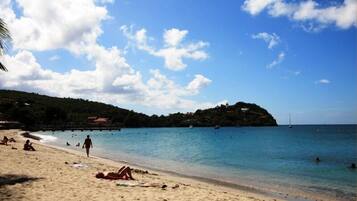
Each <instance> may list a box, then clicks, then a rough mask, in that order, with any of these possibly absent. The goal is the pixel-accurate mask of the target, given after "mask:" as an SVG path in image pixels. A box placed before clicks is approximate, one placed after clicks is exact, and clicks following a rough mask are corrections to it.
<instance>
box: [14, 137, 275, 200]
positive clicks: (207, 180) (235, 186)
mask: <svg viewBox="0 0 357 201" xmlns="http://www.w3.org/2000/svg"><path fill="white" fill-rule="evenodd" d="M20 135H21V136H22V137H24V139H26V138H30V139H34V140H36V141H35V142H36V144H40V145H42V146H46V147H50V148H53V149H57V150H61V151H64V152H68V153H71V154H76V155H79V156H84V157H85V156H86V155H85V152H84V151H83V152H81V151H78V150H74V149H70V148H65V147H61V146H56V145H51V144H46V143H43V142H41V141H40V140H41V138H40V137H38V136H36V135H33V134H32V132H29V133H28V134H27V135H25V136H24V135H23V134H20ZM90 158H94V159H96V160H99V161H102V162H106V163H109V164H116V165H118V164H125V165H128V166H131V167H134V168H136V169H146V170H148V171H150V172H153V173H154V174H168V175H170V176H174V177H181V178H186V179H192V180H196V181H200V182H205V183H208V184H212V185H219V186H222V187H227V188H231V189H235V190H242V191H247V192H251V193H257V194H261V195H268V196H273V197H275V196H274V195H273V193H271V192H267V191H264V190H260V189H258V188H254V187H250V186H244V185H240V184H236V183H232V182H228V181H223V180H218V179H213V178H207V177H200V176H194V175H187V174H182V173H178V172H175V171H171V170H163V169H158V168H152V167H148V166H145V165H140V164H137V163H132V162H128V161H125V160H114V159H110V158H108V157H104V156H97V155H95V154H91V155H90ZM276 197H278V196H276Z"/></svg>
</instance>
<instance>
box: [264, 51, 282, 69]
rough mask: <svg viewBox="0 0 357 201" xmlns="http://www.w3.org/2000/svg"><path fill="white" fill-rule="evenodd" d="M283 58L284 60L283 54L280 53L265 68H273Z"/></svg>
mask: <svg viewBox="0 0 357 201" xmlns="http://www.w3.org/2000/svg"><path fill="white" fill-rule="evenodd" d="M284 58H285V53H284V52H280V53H279V55H278V57H277V58H276V59H275V60H274V61H273V62H271V63H270V64H269V65H267V68H273V67H274V66H276V65H278V64H280V63H281V62H283V60H284Z"/></svg>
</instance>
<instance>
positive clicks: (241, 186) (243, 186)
mask: <svg viewBox="0 0 357 201" xmlns="http://www.w3.org/2000/svg"><path fill="white" fill-rule="evenodd" d="M34 137H35V138H37V137H38V136H34ZM40 143H41V144H42V145H44V146H50V147H52V148H54V149H60V150H64V151H66V152H70V153H74V154H79V155H83V156H84V155H85V154H84V152H81V151H78V150H75V149H71V148H66V147H61V146H56V145H50V144H46V143H42V142H40ZM92 156H94V157H95V158H96V159H98V160H106V161H109V162H110V163H120V164H127V165H130V166H133V167H136V168H138V169H147V170H150V171H153V172H157V173H159V174H165V175H168V176H173V177H177V178H185V179H190V180H195V181H198V182H204V183H207V184H209V185H214V186H220V187H223V188H229V189H233V190H238V191H244V192H248V193H253V194H258V195H261V196H268V197H271V198H273V199H287V200H291V201H310V200H314V201H315V200H340V201H350V200H353V199H350V198H348V197H345V196H338V195H334V192H333V191H334V190H335V189H330V190H329V191H328V192H325V193H324V192H313V191H311V189H308V188H304V189H302V188H296V187H293V186H289V187H287V186H281V185H279V186H274V187H273V186H266V185H260V184H259V185H258V183H256V181H253V182H247V181H244V180H241V181H239V183H235V182H233V181H227V180H224V179H222V178H221V179H218V178H209V177H204V176H195V175H193V174H183V173H179V172H175V171H172V170H167V169H166V170H165V169H162V168H153V167H150V166H147V165H141V164H138V163H133V162H131V161H125V160H120V159H113V158H109V157H108V156H98V155H92ZM336 192H337V191H336ZM331 196H332V197H331Z"/></svg>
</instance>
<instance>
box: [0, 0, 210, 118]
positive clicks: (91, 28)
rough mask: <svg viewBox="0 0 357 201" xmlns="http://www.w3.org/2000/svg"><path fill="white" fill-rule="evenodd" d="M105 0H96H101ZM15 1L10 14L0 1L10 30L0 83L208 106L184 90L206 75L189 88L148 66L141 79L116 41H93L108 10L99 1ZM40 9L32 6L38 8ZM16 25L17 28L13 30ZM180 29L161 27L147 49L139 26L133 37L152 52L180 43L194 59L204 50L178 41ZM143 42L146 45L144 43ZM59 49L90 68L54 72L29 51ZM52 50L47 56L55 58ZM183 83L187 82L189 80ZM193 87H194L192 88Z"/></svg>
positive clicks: (106, 98) (115, 100)
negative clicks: (160, 40) (160, 38)
mask: <svg viewBox="0 0 357 201" xmlns="http://www.w3.org/2000/svg"><path fill="white" fill-rule="evenodd" d="M108 2H111V1H101V4H104V3H108ZM16 3H17V7H18V8H20V9H21V11H22V13H20V15H18V16H16V15H15V12H14V10H13V8H12V6H13V5H15V2H10V1H9V0H4V1H1V2H0V9H1V11H2V12H1V13H0V17H2V18H3V19H5V21H6V22H7V23H8V26H9V28H10V31H12V32H13V43H14V46H13V47H14V55H4V56H3V57H0V61H1V62H2V63H3V64H5V65H6V66H7V67H8V69H9V72H6V73H5V72H0V87H1V88H6V89H17V90H25V91H31V92H39V93H43V94H48V95H53V96H59V97H74V98H85V99H90V100H96V101H101V102H106V103H110V104H115V105H121V104H139V105H142V106H147V107H156V108H160V109H162V108H165V109H176V110H181V111H182V110H184V111H190V110H192V109H197V108H205V107H211V106H214V105H215V104H214V103H211V102H197V101H193V100H190V96H192V95H195V94H197V93H199V90H200V89H201V88H203V87H204V86H207V85H208V81H207V80H209V79H208V78H205V77H203V76H202V77H200V78H196V77H195V79H201V80H200V81H195V79H193V80H192V81H191V82H189V84H190V83H192V82H194V81H195V82H198V84H196V85H194V84H192V88H189V89H188V88H187V86H181V85H178V84H176V83H175V82H174V81H173V80H171V79H169V78H167V77H166V76H165V75H163V74H161V72H160V71H159V70H152V72H151V77H150V78H149V79H148V80H147V81H145V80H144V79H143V77H142V75H141V72H139V71H137V70H135V69H134V68H133V67H132V66H130V65H129V64H128V62H127V61H126V59H125V57H124V53H123V51H122V50H120V49H119V48H118V47H116V46H112V47H104V46H103V45H101V44H99V43H98V42H97V38H98V37H99V36H100V35H101V34H102V33H103V31H102V29H101V22H102V21H103V20H106V19H109V18H110V16H109V15H108V12H107V10H106V8H105V7H104V6H98V5H96V4H95V1H94V0H76V1H70V0H68V1H67V0H64V1H47V0H31V1H26V0H19V1H16ZM39 10H40V11H41V12H38V11H39ZM18 30H21V31H18ZM186 34H187V33H185V31H180V30H173V29H171V30H167V31H165V34H164V35H165V36H166V37H165V39H164V40H165V47H163V48H162V49H160V50H151V49H150V48H151V47H150V46H148V45H147V42H148V41H149V40H150V38H148V37H147V36H146V31H145V30H139V31H137V32H136V33H135V34H134V35H132V36H131V37H133V40H135V41H136V42H137V44H138V45H140V49H144V50H146V51H153V55H154V53H155V54H158V55H161V54H162V55H165V53H162V52H161V53H160V51H163V50H164V49H170V48H174V49H176V50H180V51H182V50H181V49H185V51H184V53H181V54H180V55H178V56H177V57H179V59H178V60H179V61H181V60H182V58H195V59H200V58H203V57H204V56H206V54H205V53H204V52H203V53H201V50H200V49H201V48H202V47H203V46H206V45H205V44H204V43H203V42H198V43H189V44H187V45H182V44H181V41H182V40H183V39H184V37H185V35H186ZM145 48H149V49H145ZM57 49H62V50H65V51H68V52H69V53H71V54H72V55H75V56H80V57H84V58H86V59H87V60H88V61H90V62H91V63H92V64H93V65H94V67H95V68H94V69H91V70H77V69H75V67H74V69H72V70H70V71H68V72H64V73H59V72H56V71H53V70H49V69H47V68H46V66H42V65H41V64H40V63H39V62H38V61H37V59H36V57H35V56H34V55H33V53H32V51H47V50H52V51H53V50H57ZM55 59H57V58H56V55H54V56H53V57H51V58H50V60H55ZM189 84H188V85H189ZM193 92H194V93H193Z"/></svg>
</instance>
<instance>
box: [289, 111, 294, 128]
mask: <svg viewBox="0 0 357 201" xmlns="http://www.w3.org/2000/svg"><path fill="white" fill-rule="evenodd" d="M292 127H293V126H292V125H291V115H290V113H289V128H292Z"/></svg>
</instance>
